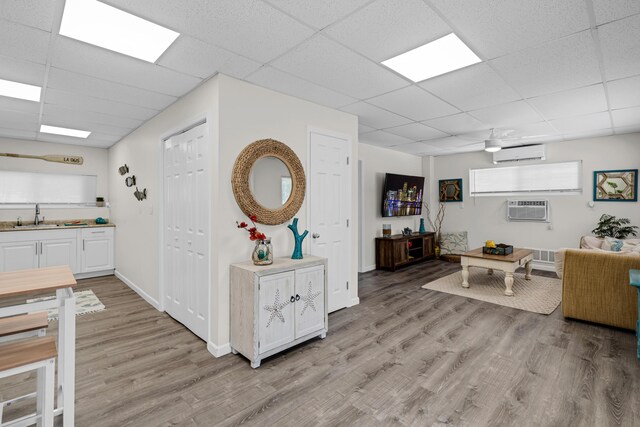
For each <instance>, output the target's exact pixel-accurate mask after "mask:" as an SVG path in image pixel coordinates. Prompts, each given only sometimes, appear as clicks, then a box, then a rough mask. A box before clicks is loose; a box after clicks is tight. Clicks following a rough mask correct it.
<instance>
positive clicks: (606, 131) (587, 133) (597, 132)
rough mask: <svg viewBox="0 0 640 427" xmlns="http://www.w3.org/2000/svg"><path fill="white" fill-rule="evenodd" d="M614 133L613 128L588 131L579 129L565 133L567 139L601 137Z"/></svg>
mask: <svg viewBox="0 0 640 427" xmlns="http://www.w3.org/2000/svg"><path fill="white" fill-rule="evenodd" d="M609 135H613V129H597V130H588V131H577V132H571V133H567V134H565V135H563V137H564V140H565V141H571V140H573V139H586V138H600V137H603V136H609Z"/></svg>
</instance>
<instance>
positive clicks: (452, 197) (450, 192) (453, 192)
mask: <svg viewBox="0 0 640 427" xmlns="http://www.w3.org/2000/svg"><path fill="white" fill-rule="evenodd" d="M438 183H439V187H440V191H439V193H440V201H441V202H461V201H462V194H463V193H462V178H456V179H441V180H440V181H438Z"/></svg>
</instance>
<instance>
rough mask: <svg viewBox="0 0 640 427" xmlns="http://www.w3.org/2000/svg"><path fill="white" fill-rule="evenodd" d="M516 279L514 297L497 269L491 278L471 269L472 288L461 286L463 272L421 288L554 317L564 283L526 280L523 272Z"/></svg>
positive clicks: (539, 277)
mask: <svg viewBox="0 0 640 427" xmlns="http://www.w3.org/2000/svg"><path fill="white" fill-rule="evenodd" d="M513 279H514V280H513V288H512V289H513V292H514V293H515V295H514V296H512V297H508V296H506V295H505V294H504V289H505V287H504V273H503V272H501V271H498V270H495V272H494V273H493V274H492V275H489V274H487V270H486V269H484V268H473V267H472V268H470V269H469V284H470V285H471V286H470V287H469V288H463V287H462V271H458V272H457V273H453V274H450V275H448V276H445V277H442V278H440V279H438V280H435V281H433V282H430V283H427V284H426V285H424V286H422V288H423V289H430V290H434V291H440V292H446V293H448V294H454V295H460V296H463V297H467V298H473V299H477V300H480V301H486V302H490V303H493V304H498V305H504V306H506V307H512V308H517V309H520V310H526V311H531V312H533V313H540V314H551V313H553V311H554V310H555V309H556V308H558V305H560V301H561V300H562V282H561V281H560V280H559V279H555V278H552V277H541V276H531V280H525V278H524V274H523V273H522V274H519V273H515V274H514V275H513Z"/></svg>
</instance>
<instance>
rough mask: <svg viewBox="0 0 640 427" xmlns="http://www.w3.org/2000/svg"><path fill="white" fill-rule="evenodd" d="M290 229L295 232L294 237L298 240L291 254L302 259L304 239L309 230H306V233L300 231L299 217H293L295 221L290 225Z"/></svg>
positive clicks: (292, 257) (294, 257)
mask: <svg viewBox="0 0 640 427" xmlns="http://www.w3.org/2000/svg"><path fill="white" fill-rule="evenodd" d="M288 228H289V230H291V232H292V233H293V238H294V239H295V240H296V245H295V247H294V248H293V254H292V255H291V259H302V241H303V240H304V238H305V237H307V234H308V233H309V230H304V233H302V234H300V233H298V218H293V223H292V224H289V225H288Z"/></svg>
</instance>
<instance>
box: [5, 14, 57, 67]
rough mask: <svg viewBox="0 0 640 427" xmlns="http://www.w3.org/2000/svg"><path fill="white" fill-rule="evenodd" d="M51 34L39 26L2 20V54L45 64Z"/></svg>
mask: <svg viewBox="0 0 640 427" xmlns="http://www.w3.org/2000/svg"><path fill="white" fill-rule="evenodd" d="M50 35H51V33H48V32H46V31H43V30H39V29H37V28H33V27H27V26H25V25H20V24H16V23H14V22H9V21H3V20H0V55H3V56H9V57H12V58H15V59H23V60H26V61H31V62H37V63H38V64H45V63H46V62H47V51H48V48H49V36H50Z"/></svg>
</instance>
